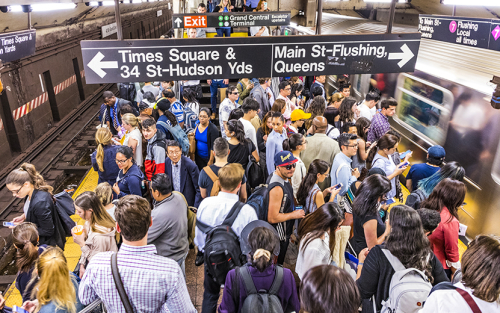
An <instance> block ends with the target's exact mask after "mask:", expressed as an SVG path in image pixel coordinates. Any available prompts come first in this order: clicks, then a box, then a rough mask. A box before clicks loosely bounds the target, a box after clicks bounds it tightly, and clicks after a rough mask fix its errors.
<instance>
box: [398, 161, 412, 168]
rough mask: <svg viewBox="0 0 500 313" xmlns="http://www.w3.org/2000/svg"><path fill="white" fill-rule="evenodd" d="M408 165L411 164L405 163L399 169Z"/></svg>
mask: <svg viewBox="0 0 500 313" xmlns="http://www.w3.org/2000/svg"><path fill="white" fill-rule="evenodd" d="M408 165H410V162H404V163H403V164H401V165H399V167H400V168H401V167H405V166H408Z"/></svg>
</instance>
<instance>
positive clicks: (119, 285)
mask: <svg viewBox="0 0 500 313" xmlns="http://www.w3.org/2000/svg"><path fill="white" fill-rule="evenodd" d="M111 272H112V273H113V281H114V282H115V286H116V289H117V290H118V294H119V295H120V300H121V301H122V304H123V307H124V308H125V312H127V313H134V310H133V309H132V305H131V304H130V300H129V299H128V296H127V293H126V292H125V288H124V287H123V282H122V278H121V277H120V272H119V271H118V264H117V253H113V254H112V255H111Z"/></svg>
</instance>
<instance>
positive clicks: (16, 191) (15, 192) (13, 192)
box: [11, 185, 24, 196]
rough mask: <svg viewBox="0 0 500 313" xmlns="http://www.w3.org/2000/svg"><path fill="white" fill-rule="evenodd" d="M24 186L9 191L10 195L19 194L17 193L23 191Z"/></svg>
mask: <svg viewBox="0 0 500 313" xmlns="http://www.w3.org/2000/svg"><path fill="white" fill-rule="evenodd" d="M23 187H24V185H22V186H21V188H19V189H17V190H11V191H12V195H14V196H15V195H17V194H19V191H21V189H23Z"/></svg>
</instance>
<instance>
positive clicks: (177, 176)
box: [172, 158, 182, 192]
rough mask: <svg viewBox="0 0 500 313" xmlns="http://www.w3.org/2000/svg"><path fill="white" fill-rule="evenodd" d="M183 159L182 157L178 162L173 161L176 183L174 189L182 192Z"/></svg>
mask: <svg viewBox="0 0 500 313" xmlns="http://www.w3.org/2000/svg"><path fill="white" fill-rule="evenodd" d="M181 161H182V158H180V159H179V162H177V164H174V162H172V176H173V177H172V181H173V183H174V190H175V191H178V192H181Z"/></svg>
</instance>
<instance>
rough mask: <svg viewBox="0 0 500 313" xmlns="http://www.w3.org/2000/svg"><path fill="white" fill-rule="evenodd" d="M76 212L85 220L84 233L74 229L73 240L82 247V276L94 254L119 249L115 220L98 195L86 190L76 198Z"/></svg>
mask: <svg viewBox="0 0 500 313" xmlns="http://www.w3.org/2000/svg"><path fill="white" fill-rule="evenodd" d="M75 208H76V214H78V215H79V216H80V217H81V218H82V219H84V220H85V225H84V227H83V233H81V234H76V233H75V232H74V231H72V234H73V240H74V241H75V243H76V244H78V245H79V246H80V247H81V249H82V256H81V257H80V278H81V277H83V274H84V273H85V268H86V266H87V264H88V262H89V261H90V259H92V257H93V256H94V255H96V254H97V253H99V252H106V251H118V247H117V245H116V237H115V235H116V230H115V225H116V223H115V221H114V220H113V218H112V217H111V216H110V215H109V214H108V212H106V209H105V208H104V206H103V205H102V203H101V201H100V200H99V198H98V197H97V195H96V194H95V193H94V192H92V191H85V192H84V193H82V194H80V195H79V196H78V197H76V199H75Z"/></svg>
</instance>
